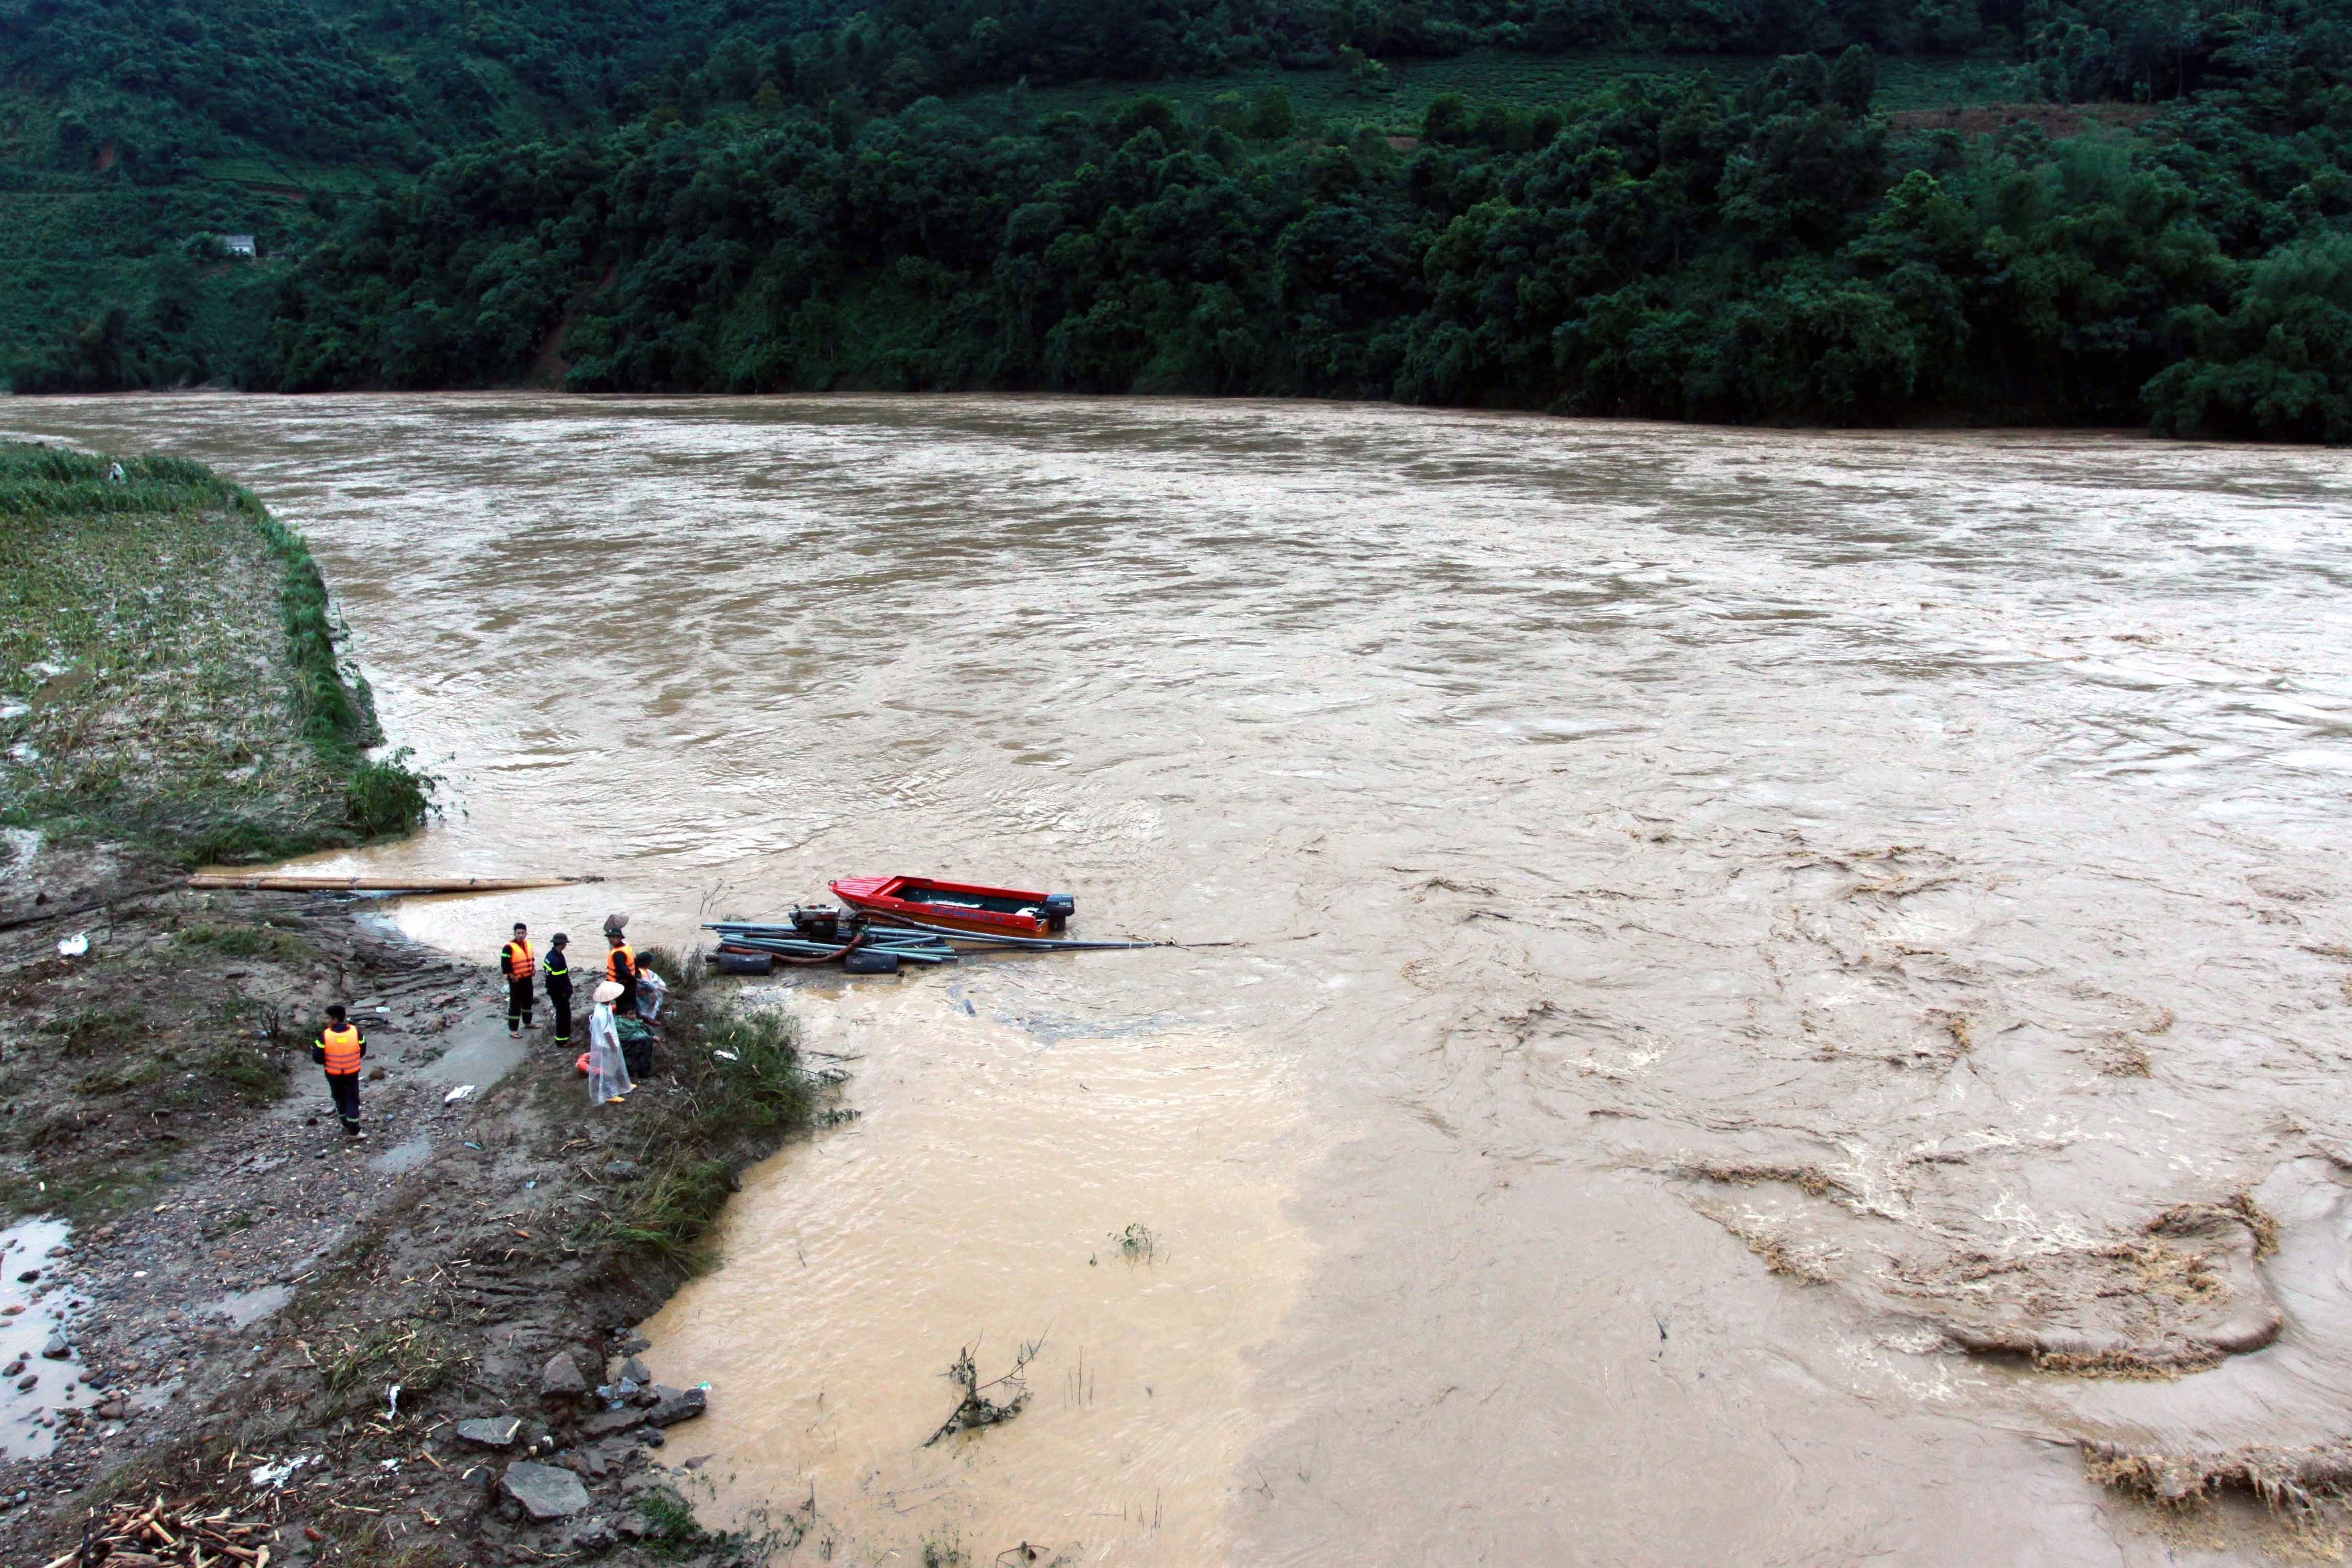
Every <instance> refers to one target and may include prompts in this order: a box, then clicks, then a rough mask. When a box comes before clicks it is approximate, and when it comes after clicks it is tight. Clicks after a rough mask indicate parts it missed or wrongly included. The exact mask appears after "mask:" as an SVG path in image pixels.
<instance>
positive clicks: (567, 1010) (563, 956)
mask: <svg viewBox="0 0 2352 1568" xmlns="http://www.w3.org/2000/svg"><path fill="white" fill-rule="evenodd" d="M570 940H571V939H570V938H568V937H566V936H565V935H564V934H563V933H562V931H557V932H556V933H555V934H554V935H553V936H551V937H549V938H548V939H547V962H546V963H543V964H541V966H540V973H542V974H544V975H546V976H547V1005H549V1006H550V1007H551V1008H553V1009H554V1010H555V1043H556V1044H557V1045H558V1046H568V1045H570V1044H571V1043H572V959H571V957H570V955H569V954H567V953H566V952H564V951H563V944H564V943H565V942H568V941H570Z"/></svg>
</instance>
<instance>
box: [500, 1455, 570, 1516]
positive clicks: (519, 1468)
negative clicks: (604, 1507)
mask: <svg viewBox="0 0 2352 1568" xmlns="http://www.w3.org/2000/svg"><path fill="white" fill-rule="evenodd" d="M499 1490H500V1491H502V1492H504V1493H505V1494H506V1495H507V1496H508V1497H509V1498H512V1499H513V1500H515V1501H516V1502H518V1503H520V1504H521V1505H522V1510H523V1511H524V1512H525V1513H527V1514H529V1515H530V1517H531V1518H533V1519H535V1520H537V1521H540V1522H541V1523H545V1522H546V1521H549V1520H552V1519H569V1518H571V1517H572V1515H573V1514H575V1513H578V1512H580V1511H582V1510H584V1509H585V1508H587V1506H588V1489H587V1488H586V1487H583V1486H582V1485H581V1484H580V1478H579V1477H578V1476H575V1475H573V1474H572V1472H571V1471H570V1470H562V1469H558V1468H555V1467H554V1466H553V1465H535V1464H532V1463H531V1462H530V1460H528V1459H518V1460H516V1461H515V1462H514V1463H513V1464H511V1465H509V1466H508V1467H507V1473H506V1474H505V1475H504V1476H503V1477H501V1478H499Z"/></svg>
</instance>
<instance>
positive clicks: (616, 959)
mask: <svg viewBox="0 0 2352 1568" xmlns="http://www.w3.org/2000/svg"><path fill="white" fill-rule="evenodd" d="M604 978H605V979H607V980H610V981H613V982H614V983H615V984H621V985H627V986H635V984H636V983H637V955H636V953H635V952H633V951H632V950H631V949H630V947H629V944H628V943H627V942H623V943H622V944H621V945H620V946H618V947H616V948H614V950H613V951H612V952H608V953H606V954H605V955H604Z"/></svg>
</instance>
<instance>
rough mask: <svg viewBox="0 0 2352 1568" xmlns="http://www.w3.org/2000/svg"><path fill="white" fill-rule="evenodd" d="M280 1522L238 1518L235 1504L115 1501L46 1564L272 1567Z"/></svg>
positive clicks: (66, 1567) (59, 1567)
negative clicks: (209, 1506) (207, 1506)
mask: <svg viewBox="0 0 2352 1568" xmlns="http://www.w3.org/2000/svg"><path fill="white" fill-rule="evenodd" d="M275 1528H276V1527H275V1526H272V1525H268V1524H265V1523H263V1522H261V1521H258V1520H251V1519H238V1518H236V1514H235V1511H234V1510H230V1509H226V1508H224V1509H219V1510H215V1511H214V1512H211V1513H206V1512H205V1511H204V1505H202V1504H200V1503H196V1502H192V1501H181V1502H177V1503H167V1502H165V1501H164V1500H163V1499H162V1498H160V1497H158V1498H157V1499H156V1500H154V1501H153V1502H152V1503H147V1504H143V1505H142V1504H140V1503H135V1502H126V1503H116V1504H115V1505H114V1506H113V1507H111V1508H110V1509H109V1510H107V1513H106V1518H105V1520H104V1521H102V1522H101V1521H91V1524H90V1527H89V1531H88V1533H87V1535H86V1537H85V1539H84V1541H83V1542H82V1544H81V1545H79V1546H78V1547H76V1548H74V1550H72V1551H71V1552H67V1553H66V1554H65V1555H64V1556H62V1557H59V1558H56V1559H54V1560H52V1561H51V1562H49V1563H45V1564H43V1565H42V1568H71V1565H72V1564H75V1563H82V1564H94V1563H109V1564H114V1565H118V1568H161V1565H162V1564H164V1563H172V1564H174V1565H175V1568H269V1544H268V1538H269V1537H270V1535H271V1534H272V1533H273V1532H274V1531H275Z"/></svg>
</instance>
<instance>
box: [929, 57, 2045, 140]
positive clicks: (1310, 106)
mask: <svg viewBox="0 0 2352 1568" xmlns="http://www.w3.org/2000/svg"><path fill="white" fill-rule="evenodd" d="M1771 64H1772V62H1771V60H1770V59H1769V58H1765V57H1762V56H1744V55H1740V56H1735V55H1653V54H1612V53H1593V54H1568V55H1529V54H1517V53H1512V52H1507V51H1504V50H1499V49H1479V50H1473V51H1471V52H1470V53H1468V54H1465V55H1461V56H1457V57H1455V58H1453V59H1443V60H1416V61H1412V62H1408V63H1403V64H1398V65H1394V66H1392V67H1391V84H1392V87H1393V90H1392V91H1390V92H1386V93H1366V92H1363V91H1360V90H1358V89H1353V88H1352V87H1351V85H1350V83H1349V78H1348V74H1347V73H1346V72H1345V71H1341V70H1325V71H1286V70H1282V69H1280V68H1276V67H1273V66H1261V67H1256V68H1251V69H1248V70H1243V71H1235V72H1234V73H1232V74H1230V75H1227V76H1221V77H1204V78H1197V79H1182V80H1176V79H1171V80H1166V81H1157V82H1081V83H1077V84H1075V85H1072V86H1068V87H1055V88H1043V89H1029V90H1027V91H1025V92H1022V93H1018V94H1015V95H1007V94H1005V93H1003V92H1001V91H997V92H986V93H975V94H972V95H971V96H970V97H968V98H966V99H963V100H958V102H957V105H956V107H958V108H960V109H964V110H967V111H973V112H979V113H982V114H985V115H988V116H991V117H993V118H998V119H1006V120H1009V119H1012V118H1013V117H1015V116H1021V115H1027V116H1035V115H1040V114H1050V113H1055V112H1059V111H1063V110H1069V111H1074V112H1077V113H1086V114H1090V113H1095V112H1098V111H1100V110H1104V109H1108V108H1109V107H1111V106H1113V105H1116V104H1121V103H1125V102H1127V101H1129V100H1132V99H1136V98H1140V97H1143V96H1145V95H1147V94H1156V95H1158V96H1160V97H1162V98H1167V99H1170V100H1173V101H1175V102H1176V103H1177V104H1179V105H1181V107H1182V108H1183V109H1184V110H1186V112H1187V113H1188V114H1195V113H1198V112H1199V111H1200V110H1203V109H1205V108H1206V107H1207V106H1208V105H1209V104H1210V103H1211V102H1212V101H1213V100H1215V99H1217V98H1218V97H1220V96H1222V95H1223V94H1226V93H1234V94H1238V95H1240V96H1241V97H1242V98H1244V99H1251V98H1255V96H1256V95H1257V94H1259V93H1261V92H1263V91H1265V89H1267V88H1270V87H1279V88H1281V89H1283V90H1284V91H1285V92H1286V93H1287V94H1289V96H1290V101H1291V105H1292V107H1293V108H1294V109H1296V110H1297V111H1298V113H1299V114H1300V115H1301V116H1302V117H1304V118H1306V119H1308V120H1313V121H1325V122H1342V123H1344V122H1350V121H1352V122H1357V123H1362V124H1371V125H1378V126H1381V127H1382V128H1384V129H1387V130H1390V131H1394V132H1410V131H1412V130H1413V129H1414V128H1415V127H1417V126H1418V125H1419V124H1420V122H1421V116H1422V111H1423V110H1425V109H1427V108H1428V107H1429V105H1430V103H1431V101H1432V100H1434V99H1437V98H1439V97H1442V96H1444V94H1446V93H1455V94H1459V95H1460V96H1461V97H1462V98H1464V99H1465V100H1468V101H1469V102H1470V104H1471V106H1472V107H1473V108H1474V109H1475V108H1476V107H1478V106H1480V105H1483V104H1487V103H1500V104H1504V105H1507V106H1508V107H1511V108H1515V109H1529V108H1534V107H1536V106H1538V105H1541V104H1548V103H1565V102H1569V101H1570V100H1577V99H1584V98H1591V97H1592V96H1593V95H1594V94H1596V93H1599V92H1601V91H1602V90H1604V89H1607V88H1609V87H1610V86H1611V85H1612V84H1613V83H1615V82H1617V81H1619V80H1621V79H1624V78H1627V77H1648V78H1652V79H1659V80H1673V81H1679V80H1688V79H1692V78H1695V77H1697V76H1699V75H1701V74H1702V73H1711V74H1712V75H1713V76H1714V78H1715V79H1716V80H1717V82H1720V83H1721V84H1723V86H1724V87H1726V88H1727V89H1728V88H1733V87H1737V86H1738V84H1739V83H1741V82H1743V81H1745V80H1747V79H1748V78H1749V77H1751V76H1754V75H1757V74H1759V73H1760V72H1762V71H1765V70H1768V69H1769V68H1770V67H1771ZM2014 78H2015V68H2014V67H2012V66H2010V65H2007V64H2005V63H2003V62H2001V61H1999V60H1954V59H1882V60H1880V61H1879V63H1878V97H1877V100H1876V106H1877V107H1878V108H1879V109H1881V110H1888V111H1893V110H1919V109H1942V108H1946V107H1948V106H1962V107H1964V106H1967V105H1970V104H1978V103H1991V102H2000V101H2002V100H2006V99H2011V98H2015V97H2018V96H2021V94H2022V93H2023V90H2024V89H2022V87H2021V86H2020V85H2019V84H2018V83H2017V82H2016V81H2015V80H2014Z"/></svg>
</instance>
